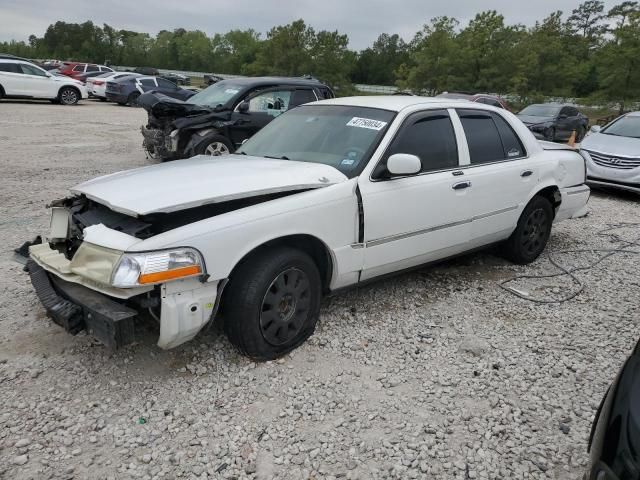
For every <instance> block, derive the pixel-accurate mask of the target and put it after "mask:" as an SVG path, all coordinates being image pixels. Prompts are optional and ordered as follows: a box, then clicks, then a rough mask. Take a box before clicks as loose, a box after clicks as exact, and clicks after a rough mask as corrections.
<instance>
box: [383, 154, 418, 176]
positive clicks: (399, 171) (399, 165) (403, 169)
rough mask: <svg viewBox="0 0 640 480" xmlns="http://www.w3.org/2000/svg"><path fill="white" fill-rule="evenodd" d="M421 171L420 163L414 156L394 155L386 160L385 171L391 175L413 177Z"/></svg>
mask: <svg viewBox="0 0 640 480" xmlns="http://www.w3.org/2000/svg"><path fill="white" fill-rule="evenodd" d="M421 169H422V162H421V161H420V159H419V158H418V157H416V156H415V155H409V154H408V153H396V154H394V155H391V156H390V157H389V158H388V159H387V170H388V171H389V173H390V174H391V175H415V174H416V173H418V172H419V171H420V170H421Z"/></svg>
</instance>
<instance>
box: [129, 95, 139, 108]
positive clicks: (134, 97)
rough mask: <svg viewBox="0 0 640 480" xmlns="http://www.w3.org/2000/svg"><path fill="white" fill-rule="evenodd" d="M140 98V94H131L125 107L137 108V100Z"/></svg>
mask: <svg viewBox="0 0 640 480" xmlns="http://www.w3.org/2000/svg"><path fill="white" fill-rule="evenodd" d="M139 97H140V92H131V93H130V94H129V96H128V97H127V105H128V106H129V107H139V106H140V105H139V104H138V98H139Z"/></svg>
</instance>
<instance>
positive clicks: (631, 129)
mask: <svg viewBox="0 0 640 480" xmlns="http://www.w3.org/2000/svg"><path fill="white" fill-rule="evenodd" d="M601 133H604V134H605V135H616V136H618V137H631V138H640V116H638V117H630V116H626V117H620V118H619V119H618V120H616V121H615V122H613V123H612V124H610V125H609V126H608V127H606V128H605V129H603V130H602V131H601Z"/></svg>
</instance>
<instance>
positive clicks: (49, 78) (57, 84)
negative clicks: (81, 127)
mask: <svg viewBox="0 0 640 480" xmlns="http://www.w3.org/2000/svg"><path fill="white" fill-rule="evenodd" d="M4 97H7V98H42V99H47V100H51V101H53V102H59V103H61V104H63V105H75V104H76V103H78V100H80V99H82V98H87V97H88V94H87V89H86V87H85V86H84V85H83V84H82V82H80V81H78V80H74V79H73V78H69V77H64V76H60V77H58V76H54V75H51V74H50V73H49V72H47V71H46V70H43V69H42V68H40V67H38V66H36V65H34V64H33V63H30V62H26V61H24V60H10V59H0V98H4Z"/></svg>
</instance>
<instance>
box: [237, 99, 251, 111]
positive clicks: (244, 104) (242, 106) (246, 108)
mask: <svg viewBox="0 0 640 480" xmlns="http://www.w3.org/2000/svg"><path fill="white" fill-rule="evenodd" d="M248 111H249V102H247V101H246V100H245V101H244V102H242V103H241V104H240V105H238V112H240V113H247V112H248Z"/></svg>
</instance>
